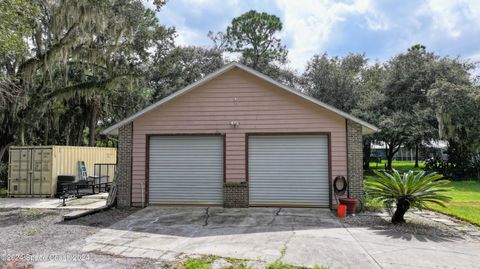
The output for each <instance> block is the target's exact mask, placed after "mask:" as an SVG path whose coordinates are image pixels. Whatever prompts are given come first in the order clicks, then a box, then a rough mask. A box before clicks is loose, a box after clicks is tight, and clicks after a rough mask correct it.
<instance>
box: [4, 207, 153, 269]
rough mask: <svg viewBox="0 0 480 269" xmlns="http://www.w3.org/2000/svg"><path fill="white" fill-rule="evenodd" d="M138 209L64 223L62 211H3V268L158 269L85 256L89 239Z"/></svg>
mask: <svg viewBox="0 0 480 269" xmlns="http://www.w3.org/2000/svg"><path fill="white" fill-rule="evenodd" d="M135 211H136V209H131V210H118V209H111V210H108V211H104V212H100V213H97V214H94V215H90V216H86V217H83V218H80V219H77V220H71V221H67V222H65V221H63V219H62V215H63V213H66V212H62V211H59V210H41V209H0V268H2V269H3V268H33V264H35V268H78V267H83V268H156V267H161V266H160V265H159V264H156V262H157V261H154V260H149V259H134V258H124V257H116V256H110V255H101V254H99V253H91V252H89V253H85V252H82V246H83V245H84V244H85V238H87V237H88V236H89V235H92V234H94V233H96V232H98V231H99V230H101V229H102V228H105V227H108V226H110V225H111V224H113V223H115V222H117V221H119V220H121V219H123V218H125V217H126V216H128V215H130V214H132V213H133V212H135Z"/></svg>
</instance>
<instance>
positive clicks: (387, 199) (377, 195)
mask: <svg viewBox="0 0 480 269" xmlns="http://www.w3.org/2000/svg"><path fill="white" fill-rule="evenodd" d="M374 172H375V174H377V176H378V177H371V178H368V179H367V180H366V181H365V191H366V192H367V194H368V195H369V196H370V197H372V198H374V199H377V200H379V201H381V202H383V203H384V204H385V205H387V206H391V205H392V204H393V203H395V204H396V210H395V213H394V214H393V217H392V223H404V222H405V219H404V215H405V213H406V212H407V210H408V209H409V208H418V209H420V210H422V209H424V208H426V207H427V205H428V203H435V204H438V205H440V206H445V205H444V203H445V202H448V201H450V200H451V197H449V196H447V195H444V194H443V192H445V191H448V190H450V188H448V187H446V184H448V183H449V181H448V180H440V179H441V178H442V177H443V176H442V175H439V174H437V173H429V174H426V172H425V171H421V172H419V173H417V174H414V173H413V171H409V172H406V173H404V174H403V175H402V174H400V173H399V172H398V171H397V170H395V169H393V172H392V173H388V172H378V171H374Z"/></svg>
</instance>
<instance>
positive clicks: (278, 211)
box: [267, 207, 282, 226]
mask: <svg viewBox="0 0 480 269" xmlns="http://www.w3.org/2000/svg"><path fill="white" fill-rule="evenodd" d="M280 211H282V208H281V207H280V208H278V210H277V211H276V212H275V214H273V218H272V220H271V221H270V222H269V223H267V226H270V225H272V224H273V223H274V222H275V219H276V218H277V216H279V214H280Z"/></svg>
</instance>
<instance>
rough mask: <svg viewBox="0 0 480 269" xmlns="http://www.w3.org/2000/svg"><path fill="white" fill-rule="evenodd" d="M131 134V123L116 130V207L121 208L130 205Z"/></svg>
mask: <svg viewBox="0 0 480 269" xmlns="http://www.w3.org/2000/svg"><path fill="white" fill-rule="evenodd" d="M132 132H133V125H132V123H129V124H127V125H124V126H122V127H120V129H119V130H118V151H117V152H118V158H117V173H118V177H117V206H118V207H122V208H125V207H130V206H131V205H132V197H131V189H132Z"/></svg>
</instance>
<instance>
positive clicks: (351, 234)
mask: <svg viewBox="0 0 480 269" xmlns="http://www.w3.org/2000/svg"><path fill="white" fill-rule="evenodd" d="M341 224H342V226H343V228H344V229H345V230H347V232H348V234H350V236H351V237H352V238H353V240H355V242H356V243H357V245H358V246H359V247H360V248H361V249H362V250H363V251H364V252H365V253H366V254H367V255H368V256H369V257H370V259H372V260H373V261H374V262H375V263H376V264H377V265H378V267H379V268H380V269H383V266H382V265H381V264H380V263H379V262H378V261H377V259H375V257H373V255H372V254H370V252H368V250H367V249H366V248H365V247H364V246H363V245H362V244H361V243H360V241H359V240H358V239H357V238H356V237H355V236H354V235H353V233H352V232H351V231H350V230H349V229H348V227H347V226H346V225H345V224H344V223H341Z"/></svg>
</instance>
